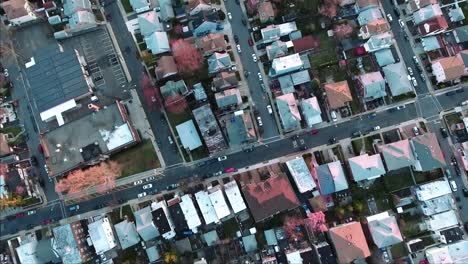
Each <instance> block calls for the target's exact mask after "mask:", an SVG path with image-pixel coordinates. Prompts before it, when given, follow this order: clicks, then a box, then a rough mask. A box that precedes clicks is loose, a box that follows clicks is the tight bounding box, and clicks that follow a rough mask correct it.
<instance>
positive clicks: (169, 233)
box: [151, 201, 176, 239]
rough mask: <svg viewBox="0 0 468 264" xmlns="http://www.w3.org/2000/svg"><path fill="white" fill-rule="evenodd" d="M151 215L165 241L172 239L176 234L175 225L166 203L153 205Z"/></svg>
mask: <svg viewBox="0 0 468 264" xmlns="http://www.w3.org/2000/svg"><path fill="white" fill-rule="evenodd" d="M151 209H152V211H151V214H152V215H153V222H154V224H155V225H156V228H158V231H159V233H160V234H161V236H162V237H163V238H165V239H172V238H174V237H175V235H176V233H175V231H174V224H173V223H172V219H171V218H170V217H169V213H168V210H167V205H166V201H161V202H158V203H155V202H153V203H151Z"/></svg>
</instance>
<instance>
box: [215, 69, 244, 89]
mask: <svg viewBox="0 0 468 264" xmlns="http://www.w3.org/2000/svg"><path fill="white" fill-rule="evenodd" d="M238 84H239V80H238V79H237V76H236V73H235V72H227V71H222V72H219V73H218V74H216V76H215V77H214V78H213V87H212V90H213V91H222V90H225V89H229V88H233V87H236V86H237V85H238Z"/></svg>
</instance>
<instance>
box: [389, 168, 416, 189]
mask: <svg viewBox="0 0 468 264" xmlns="http://www.w3.org/2000/svg"><path fill="white" fill-rule="evenodd" d="M383 179H384V182H385V186H386V187H387V189H388V191H389V192H393V191H397V190H400V189H403V188H406V187H409V186H413V185H414V184H415V183H414V182H413V178H412V177H411V169H410V168H409V167H406V168H402V169H399V170H394V171H389V172H387V174H386V175H385V177H383Z"/></svg>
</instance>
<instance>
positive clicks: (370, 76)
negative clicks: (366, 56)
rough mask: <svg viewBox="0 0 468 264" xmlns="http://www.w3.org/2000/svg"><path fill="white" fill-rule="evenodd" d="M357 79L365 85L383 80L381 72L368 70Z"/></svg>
mask: <svg viewBox="0 0 468 264" xmlns="http://www.w3.org/2000/svg"><path fill="white" fill-rule="evenodd" d="M358 78H359V80H360V82H361V83H362V85H364V86H366V85H369V84H372V83H375V82H381V81H383V80H384V78H383V76H382V74H381V73H380V72H378V71H377V72H370V73H366V74H362V75H359V77H358Z"/></svg>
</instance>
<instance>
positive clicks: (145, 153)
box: [111, 139, 161, 178]
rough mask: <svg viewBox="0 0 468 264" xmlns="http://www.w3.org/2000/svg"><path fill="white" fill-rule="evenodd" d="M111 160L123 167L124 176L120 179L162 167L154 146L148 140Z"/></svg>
mask: <svg viewBox="0 0 468 264" xmlns="http://www.w3.org/2000/svg"><path fill="white" fill-rule="evenodd" d="M111 160H113V161H116V162H118V163H119V164H120V165H121V166H122V175H121V176H120V177H119V178H123V177H127V176H130V175H133V174H136V173H140V172H143V171H147V170H150V169H155V168H159V167H160V166H161V165H160V163H159V160H158V156H156V152H155V151H154V148H153V144H152V143H151V141H150V140H148V139H146V140H143V141H142V142H141V143H140V144H138V145H136V146H134V147H131V148H129V149H127V150H125V151H123V152H120V153H117V154H116V155H114V156H112V157H111Z"/></svg>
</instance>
